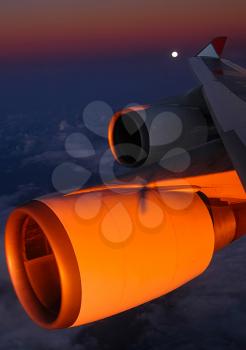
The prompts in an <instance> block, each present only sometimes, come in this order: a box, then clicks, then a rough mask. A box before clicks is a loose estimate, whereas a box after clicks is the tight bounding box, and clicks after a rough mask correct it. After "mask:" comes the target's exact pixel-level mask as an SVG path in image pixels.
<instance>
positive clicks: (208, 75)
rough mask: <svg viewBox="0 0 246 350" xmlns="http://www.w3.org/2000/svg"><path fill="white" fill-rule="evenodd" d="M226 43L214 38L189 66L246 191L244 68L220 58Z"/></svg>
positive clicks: (245, 84)
mask: <svg viewBox="0 0 246 350" xmlns="http://www.w3.org/2000/svg"><path fill="white" fill-rule="evenodd" d="M225 42H226V37H219V38H215V39H214V40H212V42H210V43H209V44H208V46H206V47H205V48H204V49H202V50H201V51H200V52H199V53H198V54H197V55H196V56H195V57H192V58H191V59H190V63H191V67H192V69H193V71H194V72H195V74H196V76H197V78H198V80H199V81H200V82H201V84H202V90H203V95H204V98H205V101H206V103H207V105H208V108H209V110H210V113H211V116H212V118H213V120H214V123H215V126H216V127H217V130H218V132H219V134H220V137H221V139H222V141H223V143H224V146H225V148H226V150H227V152H228V155H229V157H230V158H231V161H232V163H233V165H234V167H235V169H236V171H237V173H238V175H239V177H240V179H241V182H242V184H243V186H244V189H245V191H246V69H244V68H241V67H240V66H238V65H236V64H234V63H232V62H230V61H228V60H225V59H222V58H221V54H222V52H223V48H224V45H225Z"/></svg>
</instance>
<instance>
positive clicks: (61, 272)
mask: <svg viewBox="0 0 246 350" xmlns="http://www.w3.org/2000/svg"><path fill="white" fill-rule="evenodd" d="M165 193H166V192H163V193H162V192H161V191H157V190H156V189H152V190H149V191H148V192H147V193H146V197H145V199H144V205H139V193H137V192H136V191H134V190H129V189H128V190H127V189H124V188H121V189H117V193H115V191H114V190H110V189H107V188H105V189H102V188H101V189H98V190H94V191H91V192H88V191H87V192H86V193H83V191H82V193H80V194H72V195H66V196H54V197H51V198H43V199H39V200H36V201H33V202H31V203H29V204H27V205H24V206H22V207H20V208H17V209H16V210H14V211H13V213H12V214H11V215H10V217H9V220H8V222H7V227H6V256H7V262H8V267H9V271H10V275H11V279H12V282H13V285H14V288H15V291H16V293H17V296H18V298H19V300H20V302H21V304H22V305H23V307H24V309H25V310H26V312H27V313H28V314H29V316H30V317H31V318H32V319H33V320H34V321H35V322H37V323H38V324H39V325H41V326H43V327H46V328H50V329H53V328H64V327H71V326H77V325H81V324H85V323H89V322H92V321H96V320H99V319H102V318H105V317H108V316H111V315H113V314H116V313H119V312H121V311H124V310H127V309H130V308H132V307H135V306H137V305H139V304H142V303H145V302H147V301H149V300H151V299H154V298H157V297H159V296H161V295H163V294H166V293H168V292H170V291H172V290H174V289H175V288H177V287H178V286H180V285H182V284H184V283H186V282H187V281H189V280H191V279H193V278H194V277H196V276H198V275H199V274H201V273H202V272H203V271H204V270H205V269H206V268H207V266H208V265H209V263H210V260H211V258H212V256H213V253H214V251H215V246H216V241H217V242H219V243H217V245H218V246H219V247H220V246H224V245H225V244H228V243H229V242H230V241H231V240H232V239H233V234H234V233H233V234H232V233H231V231H233V232H234V231H235V223H234V221H233V220H234V219H233V217H232V215H231V213H230V212H229V213H228V218H229V221H230V224H229V226H230V225H231V226H230V227H231V230H229V231H230V232H229V233H225V232H224V231H226V230H223V229H221V225H217V226H218V229H216V231H217V234H215V227H216V226H214V224H213V220H215V219H214V218H213V220H212V216H211V210H208V207H207V204H205V202H206V201H204V200H203V199H202V198H201V197H200V195H199V194H197V193H193V194H192V201H191V202H190V203H189V204H188V205H184V206H183V207H182V205H181V206H180V203H181V204H182V201H184V203H186V197H187V193H180V192H173V193H170V194H169V195H170V196H172V198H171V200H172V203H173V204H175V203H178V207H179V209H177V208H176V209H172V208H174V207H175V205H172V208H171V207H170V206H169V205H167V204H166V201H165V200H163V195H164V194H165ZM165 195H166V194H165ZM217 209H218V208H217ZM217 209H216V210H217ZM216 213H217V214H216V215H217V217H219V215H218V210H217V211H216ZM216 215H215V217H216ZM224 217H226V216H224ZM223 225H224V223H223V224H222V226H223ZM227 231H228V230H227Z"/></svg>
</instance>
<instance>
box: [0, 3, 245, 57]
mask: <svg viewBox="0 0 246 350" xmlns="http://www.w3.org/2000/svg"><path fill="white" fill-rule="evenodd" d="M245 14H246V2H245V0H234V1H232V0H207V1H198V0H184V1H179V0H166V1H163V0H125V1H119V0H105V1H96V0H84V1H82V0H53V1H48V0H36V1H35V0H22V1H19V0H8V1H5V2H3V1H1V2H0V57H2V58H7V59H11V60H15V59H21V58H23V57H35V56H37V57H40V56H42V57H46V56H47V57H49V56H55V57H56V56H74V55H75V56H77V55H83V56H84V55H86V56H93V55H94V56H95V55H97V54H104V55H114V54H122V52H125V51H131V52H138V51H142V50H146V49H151V50H156V49H157V50H158V49H160V48H163V47H178V48H179V47H180V48H181V49H183V50H184V49H186V48H187V47H190V46H193V45H196V44H197V43H199V42H203V41H207V40H209V39H210V38H211V37H213V36H217V35H228V36H230V37H231V38H232V39H234V42H237V43H239V44H240V43H242V41H245V39H246V30H245V29H246V24H245Z"/></svg>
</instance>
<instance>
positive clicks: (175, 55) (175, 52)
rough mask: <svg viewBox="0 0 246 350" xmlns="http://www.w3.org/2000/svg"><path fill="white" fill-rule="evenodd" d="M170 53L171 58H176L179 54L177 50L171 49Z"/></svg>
mask: <svg viewBox="0 0 246 350" xmlns="http://www.w3.org/2000/svg"><path fill="white" fill-rule="evenodd" d="M171 55H172V58H177V57H178V55H179V54H178V52H177V51H173V52H172V54H171Z"/></svg>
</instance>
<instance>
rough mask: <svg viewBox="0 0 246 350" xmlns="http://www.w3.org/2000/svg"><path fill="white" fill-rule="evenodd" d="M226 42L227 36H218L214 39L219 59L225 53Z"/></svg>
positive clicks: (213, 42)
mask: <svg viewBox="0 0 246 350" xmlns="http://www.w3.org/2000/svg"><path fill="white" fill-rule="evenodd" d="M226 41H227V36H218V37H216V38H214V39H213V40H212V42H211V43H212V45H213V47H214V49H215V51H216V52H217V54H218V56H219V57H221V55H222V53H223V51H224V47H225V44H226Z"/></svg>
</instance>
